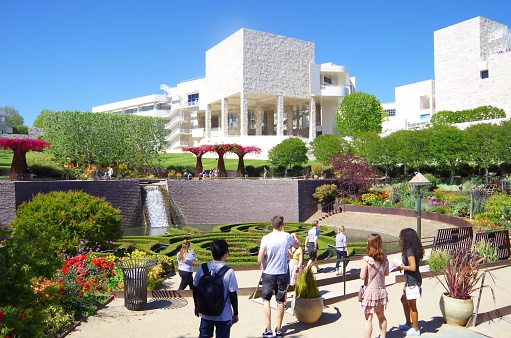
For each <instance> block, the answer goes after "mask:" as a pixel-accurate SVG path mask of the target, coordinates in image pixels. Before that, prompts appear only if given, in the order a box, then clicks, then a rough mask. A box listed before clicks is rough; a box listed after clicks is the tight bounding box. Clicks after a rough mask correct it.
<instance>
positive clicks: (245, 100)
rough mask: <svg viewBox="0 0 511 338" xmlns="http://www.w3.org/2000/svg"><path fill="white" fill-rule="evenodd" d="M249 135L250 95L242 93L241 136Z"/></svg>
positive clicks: (243, 91)
mask: <svg viewBox="0 0 511 338" xmlns="http://www.w3.org/2000/svg"><path fill="white" fill-rule="evenodd" d="M247 135H248V93H247V92H246V91H245V90H242V91H241V92H240V136H247Z"/></svg>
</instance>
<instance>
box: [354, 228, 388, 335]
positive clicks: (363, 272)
mask: <svg viewBox="0 0 511 338" xmlns="http://www.w3.org/2000/svg"><path fill="white" fill-rule="evenodd" d="M388 275H389V261H388V260H387V256H386V255H385V254H384V253H383V243H382V240H381V236H380V235H378V234H371V235H369V236H368V237H367V247H366V256H364V259H363V260H362V266H361V269H360V279H362V280H364V285H365V290H364V294H363V296H362V303H361V305H362V311H363V312H364V316H365V324H364V337H365V338H371V337H372V334H373V314H375V313H376V316H377V317H378V323H379V327H380V336H379V337H380V338H385V336H386V334H387V318H386V317H385V308H386V307H387V302H388V301H389V299H388V293H387V290H386V289H385V276H388Z"/></svg>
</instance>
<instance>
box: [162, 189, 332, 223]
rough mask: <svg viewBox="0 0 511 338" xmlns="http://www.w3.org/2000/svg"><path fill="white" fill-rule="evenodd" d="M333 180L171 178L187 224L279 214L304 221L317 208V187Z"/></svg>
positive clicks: (172, 194)
mask: <svg viewBox="0 0 511 338" xmlns="http://www.w3.org/2000/svg"><path fill="white" fill-rule="evenodd" d="M333 182H335V181H331V180H292V179H268V180H253V179H246V180H244V179H234V180H229V179H227V180H225V179H224V180H195V181H193V180H192V181H185V180H169V181H168V182H167V186H168V189H169V197H170V199H171V205H172V206H173V207H174V208H177V209H178V214H180V215H182V216H183V217H184V220H182V221H183V223H185V224H222V223H233V222H268V221H270V220H271V218H272V217H273V216H275V215H282V216H284V220H285V221H288V222H303V221H305V220H307V219H308V218H309V217H310V216H311V215H313V214H314V213H315V212H316V211H317V203H316V201H315V200H314V199H313V198H312V194H313V192H314V190H315V189H316V187H318V186H320V185H323V184H331V183H333Z"/></svg>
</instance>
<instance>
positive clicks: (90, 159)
mask: <svg viewBox="0 0 511 338" xmlns="http://www.w3.org/2000/svg"><path fill="white" fill-rule="evenodd" d="M36 121H37V125H38V126H41V127H42V128H44V139H45V140H47V141H49V142H50V143H51V144H52V147H51V149H50V152H51V153H52V154H53V155H54V157H55V159H56V160H57V161H58V162H60V163H62V164H64V163H71V162H72V163H75V164H76V165H77V166H79V167H85V166H89V165H92V164H102V165H103V164H106V165H118V164H121V163H122V164H126V165H128V166H130V167H133V168H135V167H139V166H143V165H147V164H149V163H151V161H152V160H154V159H155V158H156V157H157V156H158V153H159V152H160V151H161V150H163V147H164V145H165V139H164V128H163V122H162V120H161V119H157V118H152V117H143V116H136V115H125V114H113V113H90V112H79V111H64V112H53V111H48V110H45V111H43V112H42V113H41V115H40V116H39V117H38V118H37V119H36ZM34 124H35V123H34Z"/></svg>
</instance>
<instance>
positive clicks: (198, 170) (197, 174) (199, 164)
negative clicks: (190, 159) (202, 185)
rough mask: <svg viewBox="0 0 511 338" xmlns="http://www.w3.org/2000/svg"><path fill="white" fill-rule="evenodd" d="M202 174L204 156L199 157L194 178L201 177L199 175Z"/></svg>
mask: <svg viewBox="0 0 511 338" xmlns="http://www.w3.org/2000/svg"><path fill="white" fill-rule="evenodd" d="M201 172H202V156H197V163H196V164H195V172H194V176H195V177H199V174H200V173H201Z"/></svg>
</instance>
